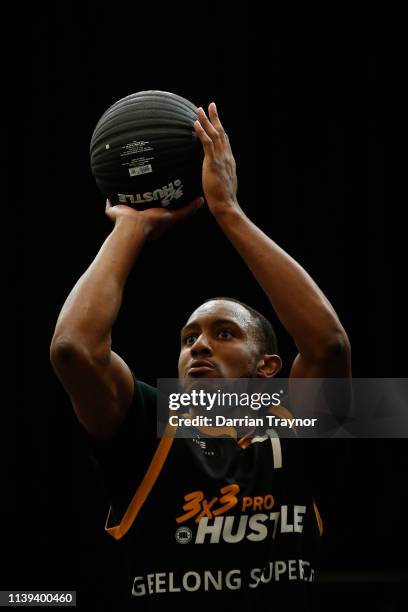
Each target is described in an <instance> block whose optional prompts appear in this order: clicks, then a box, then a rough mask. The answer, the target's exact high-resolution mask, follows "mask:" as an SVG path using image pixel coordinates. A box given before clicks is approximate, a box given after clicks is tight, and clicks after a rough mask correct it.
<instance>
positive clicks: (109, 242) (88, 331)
mask: <svg viewBox="0 0 408 612" xmlns="http://www.w3.org/2000/svg"><path fill="white" fill-rule="evenodd" d="M145 240H146V234H145V231H144V228H143V225H142V223H141V222H140V221H137V220H133V219H132V220H129V219H126V218H125V219H119V220H118V222H117V223H116V225H115V227H114V229H113V231H112V232H111V233H110V234H109V236H108V237H107V239H106V240H105V242H104V244H103V245H102V247H101V249H100V251H99V253H98V254H97V256H96V257H95V259H94V261H93V262H92V264H91V265H90V266H89V268H88V269H87V270H86V272H85V273H84V274H83V275H82V277H81V278H80V279H79V280H78V282H77V283H76V285H75V286H74V288H73V289H72V291H71V293H70V294H69V296H68V298H67V300H66V302H65V304H64V306H63V308H62V310H61V313H60V315H59V318H58V321H57V324H56V328H55V333H54V338H53V343H52V347H53V348H54V349H56V350H57V349H58V345H59V346H62V347H65V348H66V347H67V346H68V347H73V348H75V349H76V348H78V349H81V350H84V351H87V352H89V353H90V354H98V353H102V354H104V353H105V354H106V353H107V351H108V350H110V335H111V330H112V327H113V325H114V323H115V321H116V317H117V315H118V312H119V309H120V306H121V303H122V297H123V291H124V287H125V284H126V280H127V278H128V275H129V272H130V270H131V269H132V267H133V264H134V262H135V260H136V258H137V256H138V254H139V253H140V251H141V249H142V247H143V244H144V242H145Z"/></svg>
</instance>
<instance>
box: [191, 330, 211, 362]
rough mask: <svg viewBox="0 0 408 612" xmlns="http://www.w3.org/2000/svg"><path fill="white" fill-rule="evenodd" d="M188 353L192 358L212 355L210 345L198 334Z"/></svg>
mask: <svg viewBox="0 0 408 612" xmlns="http://www.w3.org/2000/svg"><path fill="white" fill-rule="evenodd" d="M190 353H191V356H192V357H198V356H199V355H207V356H208V355H211V354H212V349H211V345H210V343H209V342H208V339H207V338H206V336H205V335H204V334H200V335H199V336H198V338H197V340H196V341H195V342H194V344H192V345H191V347H190Z"/></svg>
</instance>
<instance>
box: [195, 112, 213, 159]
mask: <svg viewBox="0 0 408 612" xmlns="http://www.w3.org/2000/svg"><path fill="white" fill-rule="evenodd" d="M194 129H195V133H196V134H197V136H198V138H199V139H200V140H201V144H202V145H203V147H204V152H205V153H206V154H208V155H211V154H213V152H214V143H213V141H212V140H211V138H210V137H209V136H208V134H207V133H206V132H205V130H204V128H203V126H202V125H201V123H200V121H198V120H197V121H195V122H194Z"/></svg>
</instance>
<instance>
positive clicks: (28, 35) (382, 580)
mask: <svg viewBox="0 0 408 612" xmlns="http://www.w3.org/2000/svg"><path fill="white" fill-rule="evenodd" d="M354 17H355V16H353V18H351V16H350V15H346V14H343V15H337V14H333V15H327V14H326V15H322V14H321V13H320V14H317V15H316V16H313V15H309V20H308V21H307V22H306V21H302V19H301V18H300V19H299V22H298V23H297V24H296V27H295V25H294V24H293V22H292V21H289V20H283V21H282V20H281V17H280V16H277V15H274V14H273V13H268V12H267V11H266V9H260V8H257V6H256V4H252V3H243V4H242V5H241V6H240V8H238V7H237V6H233V5H231V6H225V7H224V11H223V13H222V14H220V13H219V7H218V8H217V7H215V6H212V5H211V6H197V5H194V6H193V5H189V6H188V7H184V6H183V7H182V6H181V5H178V6H168V5H166V6H160V5H159V4H157V5H152V6H151V7H150V8H147V7H146V6H144V7H143V10H142V9H141V7H140V6H139V5H138V4H134V5H127V4H123V5H119V3H118V4H117V6H116V5H115V6H114V5H109V6H103V5H101V4H99V3H98V4H97V3H87V4H81V6H79V5H74V4H71V5H64V6H58V8H56V7H55V8H53V9H52V8H49V9H44V8H41V7H36V8H33V7H32V8H31V12H30V13H29V14H28V13H26V14H25V15H24V19H23V17H21V19H20V21H19V20H18V18H17V20H16V21H15V22H13V24H12V25H11V29H13V28H14V29H15V36H14V35H13V32H12V33H11V40H16V37H17V38H18V39H19V40H20V42H22V38H24V45H23V46H20V50H21V49H22V50H23V56H24V57H23V62H21V64H20V63H19V64H18V68H17V63H16V64H15V66H16V69H15V70H13V67H14V63H13V62H14V60H15V59H16V57H15V56H16V51H15V46H14V45H13V46H10V47H9V48H8V50H9V53H10V55H9V60H10V65H11V67H12V70H11V76H12V79H13V82H14V83H17V84H18V86H20V87H22V90H23V95H22V96H21V97H20V98H19V99H18V101H16V104H15V109H16V110H17V112H18V113H19V118H20V123H21V126H22V127H23V130H24V134H23V136H22V139H21V140H19V141H18V142H17V143H16V142H14V143H13V144H14V145H16V144H17V151H16V152H14V150H13V152H12V153H10V157H11V159H12V161H13V162H15V161H16V160H18V162H19V163H18V164H15V163H13V164H11V165H12V167H13V168H14V170H16V166H17V170H16V172H15V174H16V175H17V176H15V177H14V178H13V179H12V180H13V181H14V182H13V185H14V192H13V193H14V195H15V196H16V194H17V197H14V202H16V212H17V215H14V214H13V215H10V216H8V215H5V217H3V219H4V220H6V223H5V224H4V226H3V227H4V230H3V231H4V233H5V234H6V235H7V234H9V235H10V234H12V235H13V241H12V242H13V251H12V255H11V254H8V258H7V259H6V262H5V263H6V265H5V268H6V270H7V272H10V274H9V282H10V285H9V287H10V294H11V295H12V296H13V298H14V301H13V302H12V312H11V313H10V317H11V318H10V324H8V319H7V321H6V324H5V326H4V333H5V335H8V333H9V334H10V336H11V340H12V348H11V350H10V353H9V355H10V362H11V364H12V371H11V374H10V375H9V378H8V380H7V381H6V382H5V385H6V387H7V388H8V389H10V388H11V389H12V402H8V403H7V406H8V408H6V415H5V416H8V415H9V416H11V423H10V429H9V428H8V427H6V428H5V429H4V433H5V434H6V439H5V443H4V444H3V448H4V449H5V450H6V452H5V460H4V462H3V466H4V470H3V474H4V485H3V489H4V491H5V495H4V498H3V503H2V510H3V511H4V515H5V517H4V519H3V521H2V525H3V532H4V534H3V539H4V547H3V550H4V551H6V552H5V553H4V554H3V555H2V556H3V559H2V574H1V578H0V585H1V588H2V589H7V588H10V589H20V590H21V589H76V590H77V591H78V599H79V602H80V603H79V606H80V608H82V609H84V610H85V609H88V608H89V606H90V602H91V601H94V602H96V604H97V605H98V607H99V609H102V608H103V607H104V606H105V609H111V606H112V605H113V603H112V602H114V600H115V589H116V588H117V587H118V586H120V581H121V572H120V569H119V568H120V561H119V560H118V559H117V556H116V552H115V550H114V547H113V544H112V542H110V541H109V539H108V536H106V537H105V535H104V534H103V524H104V519H105V515H106V510H107V507H108V501H107V499H106V496H105V494H104V491H103V488H102V485H101V483H100V482H99V481H98V480H97V478H96V476H95V473H94V471H93V468H92V465H91V462H90V459H89V456H88V453H87V449H86V446H85V445H84V442H83V440H82V438H81V437H80V434H79V429H78V426H77V423H76V421H75V418H74V415H73V413H72V409H71V407H70V404H69V400H68V398H67V397H66V396H65V393H64V391H63V389H62V388H61V386H60V385H59V383H58V381H57V379H56V378H55V376H54V374H53V372H52V369H51V367H50V365H49V357H48V351H49V342H50V340H51V337H52V333H53V328H54V325H55V322H56V319H57V316H58V313H59V310H60V308H61V306H62V304H63V302H64V300H65V298H66V296H67V294H68V293H69V291H70V289H71V288H72V286H73V284H74V283H75V282H76V280H77V279H78V277H79V276H80V275H81V274H82V273H83V272H84V271H85V269H86V268H87V266H88V265H89V264H90V263H91V261H92V259H93V257H94V256H95V254H96V252H97V250H98V249H99V247H100V245H101V244H102V242H103V240H104V239H105V237H106V235H107V234H108V232H109V231H110V229H111V224H110V221H109V220H108V219H107V218H106V217H105V215H104V205H105V203H104V199H103V197H102V196H101V194H100V193H99V192H98V191H97V188H96V186H95V183H94V180H93V177H92V175H91V172H90V166H89V157H88V151H89V141H90V138H91V134H92V131H93V128H94V126H95V124H96V122H97V120H98V119H99V117H100V115H101V114H102V113H103V112H104V110H105V109H106V108H107V107H108V106H110V105H111V104H112V103H113V102H114V101H116V100H117V99H119V98H121V97H124V96H126V95H128V94H130V93H133V92H136V91H141V90H146V89H161V90H166V91H172V92H174V93H178V94H180V95H182V96H184V97H186V98H188V99H190V100H191V101H192V102H194V103H195V104H196V105H203V106H207V105H208V103H209V102H211V101H213V100H214V101H216V102H217V105H218V110H219V113H220V116H221V120H222V121H223V123H224V126H225V129H226V130H227V132H228V134H229V137H230V141H231V144H232V148H233V151H234V154H235V157H236V161H237V172H238V179H239V200H240V203H241V206H242V208H243V209H244V210H245V211H246V213H247V214H248V216H249V217H250V218H251V219H252V220H253V221H254V222H255V223H257V224H258V225H259V226H260V227H261V228H262V229H263V230H264V231H265V232H266V233H267V234H268V235H269V236H271V237H272V238H273V239H274V240H276V242H277V243H278V244H279V245H280V246H282V247H283V248H284V249H285V250H287V251H288V252H289V253H290V254H291V255H292V256H293V257H295V259H297V260H298V261H299V262H300V263H301V265H303V266H304V267H305V269H306V270H307V271H308V272H309V273H310V274H311V275H312V277H313V278H314V279H315V280H316V282H317V283H318V284H319V286H320V287H321V288H322V290H323V291H324V292H325V294H326V295H327V296H328V298H329V299H330V301H331V302H332V303H333V305H334V306H335V308H336V310H337V312H338V314H339V317H340V319H341V321H342V323H343V325H344V327H345V328H346V330H347V332H348V334H349V337H350V340H351V344H352V349H353V372H354V376H356V377H397V376H404V373H403V372H404V371H405V369H404V368H403V362H401V361H399V360H398V359H397V348H398V347H397V341H396V335H397V324H398V320H397V319H396V316H395V312H394V300H393V291H394V285H393V283H392V281H391V274H392V271H393V269H394V262H395V255H394V254H392V248H393V247H395V241H394V239H393V228H392V227H391V225H392V223H393V219H394V218H395V216H396V207H397V202H396V201H394V200H391V199H390V198H389V190H388V185H387V181H386V176H385V165H386V159H387V156H388V151H389V148H390V146H392V145H390V142H392V141H393V139H395V134H394V133H392V128H391V127H390V126H391V122H390V117H391V116H392V115H393V114H394V113H395V112H396V111H395V105H394V97H393V95H394V94H393V91H394V90H393V73H392V72H391V70H390V66H391V65H392V64H393V60H394V55H393V52H392V50H391V49H392V41H393V31H392V29H391V30H390V29H389V28H388V27H387V24H386V23H385V21H383V19H382V17H383V16H381V15H377V16H376V19H375V21H370V20H368V19H367V18H365V17H364V16H363V17H362V18H360V19H359V20H358V23H357V21H356V20H355V19H354ZM22 21H23V22H24V28H23V31H24V35H23V34H22V30H21V27H20V26H21V23H22ZM17 33H18V36H17ZM10 151H11V149H10ZM13 176H14V175H13ZM21 194H24V195H21ZM204 208H205V207H204ZM16 228H17V229H18V231H15V230H16ZM397 246H398V245H397ZM401 249H402V247H401ZM282 290H284V287H282ZM216 295H229V296H233V297H236V298H238V299H241V300H243V301H246V302H248V303H249V304H251V305H252V306H253V307H255V308H257V309H258V310H260V311H261V312H263V313H264V314H265V315H266V316H269V317H270V319H271V321H272V322H273V324H274V325H275V327H276V329H277V333H278V338H279V345H280V353H281V355H282V358H283V361H284V371H283V375H287V374H288V372H289V368H290V364H291V361H292V360H293V358H294V356H295V347H294V344H293V341H292V340H291V339H290V338H289V337H288V336H287V334H286V332H285V331H284V329H283V328H282V326H281V325H280V323H279V321H278V320H277V319H276V317H275V315H274V314H273V312H272V311H271V308H270V306H269V304H268V300H267V299H266V296H265V295H264V294H263V292H262V290H261V289H260V288H259V287H258V286H257V284H256V282H255V281H254V279H253V278H252V276H251V274H250V272H249V271H248V270H247V269H246V267H245V265H244V264H243V262H242V261H241V260H240V258H239V256H238V255H237V254H236V253H235V252H234V250H233V248H232V247H231V245H230V244H229V243H228V241H227V240H226V238H225V237H224V236H223V234H222V232H221V231H220V229H219V228H218V226H217V225H216V223H215V222H214V220H213V219H212V217H211V215H210V214H209V212H208V210H206V209H202V210H200V211H199V212H198V213H197V215H196V216H195V217H194V218H193V219H191V220H190V221H188V222H186V223H185V224H184V225H183V226H180V227H178V228H176V229H175V230H174V231H172V233H171V234H169V235H168V236H166V237H165V238H163V239H162V240H161V241H159V242H155V243H150V244H148V245H147V247H146V248H145V250H144V252H143V253H142V255H141V257H140V259H139V261H138V262H137V264H136V266H135V268H134V270H133V271H132V273H131V277H130V279H129V282H128V285H127V289H126V294H125V299H124V303H123V307H122V310H121V313H120V316H119V319H118V322H117V324H116V326H115V328H114V333H113V345H114V349H115V350H116V351H117V352H118V353H119V354H120V355H121V356H122V357H123V358H124V359H125V360H126V361H127V362H128V363H129V364H130V365H131V366H132V367H133V368H134V370H135V372H136V374H137V376H138V377H139V378H140V379H142V380H145V381H146V382H148V383H150V384H155V380H156V377H160V376H163V377H164V376H167V377H170V376H175V375H176V368H177V354H178V343H179V336H178V332H179V327H180V325H181V324H182V323H183V322H184V321H185V320H186V318H187V316H188V315H189V313H190V312H191V310H192V309H193V308H195V307H196V306H197V305H199V304H200V303H201V301H203V300H204V299H205V298H207V297H210V296H216ZM13 315H14V317H15V318H13ZM12 321H13V323H12ZM318 452H319V453H320V455H321V474H320V475H319V482H320V489H321V490H320V498H321V499H320V505H321V510H322V514H323V518H324V520H325V525H326V537H325V539H324V542H323V549H322V573H321V576H322V580H326V581H329V582H325V583H324V584H323V585H322V586H321V587H319V589H318V593H317V600H316V606H317V608H318V609H322V610H323V609H326V608H327V607H328V606H329V605H330V606H331V607H332V608H335V606H336V605H338V606H339V607H340V606H342V605H344V604H346V603H350V602H358V603H360V604H361V603H364V604H368V603H370V605H371V609H372V610H379V611H386V610H387V611H392V610H403V609H405V607H404V604H403V602H402V593H403V590H404V585H403V583H402V582H401V581H399V582H398V575H399V573H400V572H402V571H403V570H406V559H405V558H404V553H405V547H404V538H405V533H404V532H405V530H406V518H405V514H404V512H405V506H404V503H403V497H405V490H404V489H405V482H406V475H405V474H406V469H407V463H408V462H407V458H406V441H405V440H404V439H400V440H398V439H394V440H349V441H335V442H334V441H331V442H330V443H328V442H322V443H320V447H319V448H318ZM405 575H406V574H405ZM333 576H334V577H335V579H337V580H340V579H341V580H343V582H341V583H339V582H337V583H336V581H334V582H333ZM336 577H337V578H336ZM353 577H354V579H355V580H356V581H357V582H353ZM112 609H113V608H112Z"/></svg>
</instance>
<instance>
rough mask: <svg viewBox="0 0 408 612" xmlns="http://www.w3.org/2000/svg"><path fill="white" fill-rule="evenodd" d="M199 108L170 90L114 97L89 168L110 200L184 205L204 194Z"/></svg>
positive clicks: (135, 205) (101, 122)
mask: <svg viewBox="0 0 408 612" xmlns="http://www.w3.org/2000/svg"><path fill="white" fill-rule="evenodd" d="M196 120H197V108H196V106H194V104H192V103H191V102H189V100H186V99H185V98H182V97H181V96H178V95H176V94H173V93H169V92H167V91H140V92H138V93H135V94H131V95H130V96H126V98H122V99H121V100H118V101H117V102H115V103H114V104H113V105H112V106H111V107H110V108H108V110H107V111H106V112H105V113H104V114H103V115H102V117H101V118H100V119H99V121H98V123H97V125H96V127H95V130H94V132H93V135H92V138H91V145H90V157H91V170H92V174H93V175H94V177H95V180H96V184H97V185H98V187H99V189H100V190H101V192H102V193H103V195H104V196H105V197H107V198H109V200H110V201H111V203H112V205H115V204H127V205H129V206H132V207H133V208H136V209H138V210H143V209H145V208H152V207H159V206H164V207H168V208H180V207H182V206H185V205H186V204H188V203H189V202H191V201H192V200H194V199H195V198H197V197H199V196H200V195H202V183H201V175H202V162H203V156H204V152H203V147H202V144H201V142H200V140H199V139H198V138H197V136H196V133H195V131H194V127H193V124H194V121H196Z"/></svg>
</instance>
